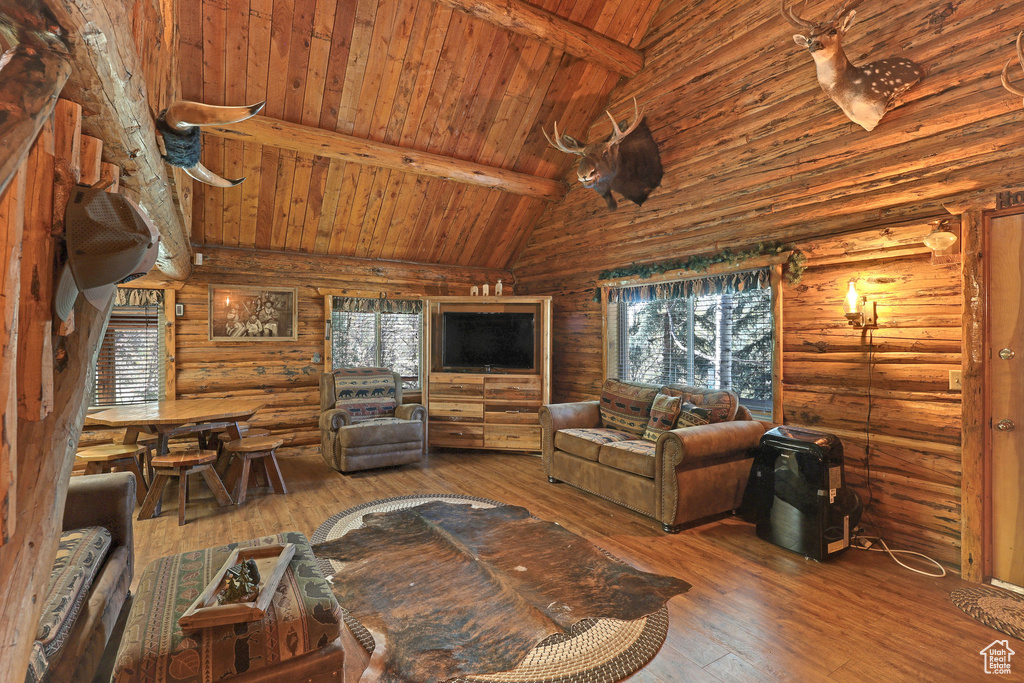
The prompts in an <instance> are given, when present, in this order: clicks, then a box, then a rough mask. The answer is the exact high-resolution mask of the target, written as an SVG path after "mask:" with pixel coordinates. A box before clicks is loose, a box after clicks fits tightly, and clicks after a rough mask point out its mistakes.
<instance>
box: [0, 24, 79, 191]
mask: <svg viewBox="0 0 1024 683" xmlns="http://www.w3.org/2000/svg"><path fill="white" fill-rule="evenodd" d="M4 9H5V6H4V5H2V4H0V10H4ZM16 39H20V40H21V41H22V42H20V43H19V44H18V45H16V46H15V47H14V48H12V49H11V50H8V52H7V53H6V54H5V55H4V58H5V59H7V60H8V61H7V63H6V64H5V65H4V67H3V68H2V69H0V111H3V112H4V113H5V116H4V117H2V118H0V192H3V190H4V188H5V187H7V184H8V183H9V182H10V181H11V178H13V177H14V173H15V172H16V171H17V170H18V167H19V166H20V164H21V161H22V160H23V159H24V158H25V155H26V154H28V151H29V149H30V148H31V147H32V143H33V141H34V140H35V139H36V136H37V135H38V134H39V130H40V129H41V128H42V127H43V124H45V123H46V121H47V120H48V119H49V118H50V114H51V113H52V112H53V108H54V106H55V105H56V104H57V95H58V94H60V91H61V88H63V87H64V83H65V82H66V81H67V80H68V76H69V75H70V74H71V62H70V61H69V60H68V58H67V56H66V55H63V54H60V53H59V52H57V51H56V50H55V48H56V45H52V44H47V43H45V42H44V41H43V40H42V39H41V38H40V37H38V36H37V35H36V34H34V33H28V32H27V31H22V32H21V33H20V34H19V36H18V38H16Z"/></svg>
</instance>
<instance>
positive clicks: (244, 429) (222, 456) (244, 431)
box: [215, 422, 270, 477]
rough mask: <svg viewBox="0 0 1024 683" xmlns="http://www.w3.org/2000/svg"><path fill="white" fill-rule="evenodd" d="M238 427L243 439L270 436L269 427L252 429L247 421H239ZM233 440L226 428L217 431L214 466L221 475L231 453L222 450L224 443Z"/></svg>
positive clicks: (224, 470) (224, 471)
mask: <svg viewBox="0 0 1024 683" xmlns="http://www.w3.org/2000/svg"><path fill="white" fill-rule="evenodd" d="M238 428H239V430H240V433H241V435H242V438H243V439H245V438H248V437H256V436H270V430H269V429H252V428H251V427H249V423H247V422H241V423H239V425H238ZM233 440H234V439H232V438H231V435H230V434H229V433H228V432H227V430H226V429H225V430H223V431H220V432H218V433H217V465H216V466H215V467H216V470H217V474H219V475H220V476H222V477H223V476H224V474H225V473H226V472H227V469H228V465H229V464H230V460H231V454H230V453H228V452H227V451H226V450H224V444H226V443H227V442H229V441H233Z"/></svg>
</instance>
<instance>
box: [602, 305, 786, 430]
mask: <svg viewBox="0 0 1024 683" xmlns="http://www.w3.org/2000/svg"><path fill="white" fill-rule="evenodd" d="M666 289H668V291H669V295H668V296H665V297H664V298H661V297H658V298H652V297H636V298H638V299H641V300H626V299H627V297H620V298H618V299H617V301H616V303H614V304H613V305H611V306H610V307H609V314H610V315H612V316H614V318H615V320H614V321H609V323H610V324H609V336H610V339H609V341H610V343H611V345H612V347H613V354H611V358H610V360H612V361H613V363H614V364H615V366H616V367H614V368H609V370H610V371H611V370H614V371H615V372H610V373H609V374H610V375H613V376H614V375H616V374H617V376H618V377H619V378H620V379H624V380H630V381H636V382H646V383H650V384H690V385H695V386H703V387H712V388H715V387H719V388H723V389H731V390H733V391H735V392H736V393H737V394H739V396H740V400H741V402H742V403H743V405H745V406H747V407H748V408H749V409H750V410H752V411H756V412H771V408H772V370H771V369H772V345H773V335H772V330H773V324H772V313H771V297H772V293H771V289H770V288H764V289H762V288H756V287H755V288H750V289H744V290H742V291H723V292H721V293H710V292H709V293H690V294H685V293H679V292H673V290H672V288H666ZM679 289H684V288H679ZM685 289H689V290H691V291H692V290H696V291H698V292H699V291H702V290H704V291H707V290H709V289H712V290H713V289H714V288H703V287H700V286H697V287H688V288H685Z"/></svg>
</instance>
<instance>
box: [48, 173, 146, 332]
mask: <svg viewBox="0 0 1024 683" xmlns="http://www.w3.org/2000/svg"><path fill="white" fill-rule="evenodd" d="M64 223H65V233H66V239H67V246H68V261H67V263H66V264H65V265H64V269H63V270H62V271H61V274H60V280H59V281H58V283H57V291H56V294H55V295H54V309H55V310H56V312H57V317H58V318H60V319H61V320H67V318H68V316H69V315H71V311H72V310H73V309H74V307H75V300H76V299H78V293H79V292H81V293H82V294H84V295H85V298H86V300H87V301H88V302H89V303H90V304H92V305H93V306H95V307H96V308H103V307H104V306H106V304H107V301H109V299H110V297H111V296H112V295H113V293H114V288H116V287H117V285H119V284H123V283H125V282H130V281H131V280H134V279H136V278H139V277H142V276H143V275H145V274H146V273H148V272H149V271H150V269H151V268H152V267H153V264H155V263H156V257H157V254H158V253H159V251H160V234H159V232H158V231H157V229H156V226H155V225H153V222H152V221H151V220H150V219H149V216H148V215H147V214H146V212H145V210H143V209H142V208H140V207H139V206H138V205H136V204H135V203H134V202H133V201H131V200H130V199H128V198H127V197H125V196H124V195H120V194H114V193H110V192H106V191H104V190H100V189H95V188H91V187H76V188H75V189H74V191H73V193H72V196H71V200H70V201H69V202H68V208H67V211H66V212H65V214H64Z"/></svg>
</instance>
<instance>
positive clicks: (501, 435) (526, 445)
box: [484, 424, 540, 451]
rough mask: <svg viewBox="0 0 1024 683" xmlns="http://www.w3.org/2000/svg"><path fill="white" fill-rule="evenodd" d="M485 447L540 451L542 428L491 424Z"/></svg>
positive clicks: (486, 434) (485, 439) (488, 427)
mask: <svg viewBox="0 0 1024 683" xmlns="http://www.w3.org/2000/svg"><path fill="white" fill-rule="evenodd" d="M484 446H487V447H489V448H514V449H521V450H524V451H539V450H540V426H539V425H538V426H536V427H534V426H531V425H501V424H489V425H487V431H486V433H485V435H484Z"/></svg>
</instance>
